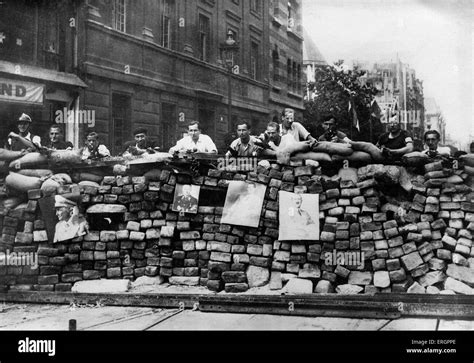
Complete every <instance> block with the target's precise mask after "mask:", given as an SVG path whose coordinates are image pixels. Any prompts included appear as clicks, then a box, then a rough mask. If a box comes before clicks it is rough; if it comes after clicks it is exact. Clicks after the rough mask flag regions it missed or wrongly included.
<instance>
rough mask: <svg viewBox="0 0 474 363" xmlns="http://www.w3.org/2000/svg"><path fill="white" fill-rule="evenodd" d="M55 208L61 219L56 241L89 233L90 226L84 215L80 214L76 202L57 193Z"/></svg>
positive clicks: (56, 232)
mask: <svg viewBox="0 0 474 363" xmlns="http://www.w3.org/2000/svg"><path fill="white" fill-rule="evenodd" d="M54 208H55V209H56V216H57V217H58V219H59V222H58V223H56V230H55V233H54V240H53V242H54V243H55V242H61V241H66V240H70V239H73V238H75V237H79V236H83V235H85V234H87V233H88V230H89V226H88V224H87V221H86V220H85V219H84V217H82V216H80V215H79V214H78V211H77V204H76V203H74V202H73V201H71V200H69V199H66V198H64V197H62V196H61V195H55V196H54Z"/></svg>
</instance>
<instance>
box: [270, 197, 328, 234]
mask: <svg viewBox="0 0 474 363" xmlns="http://www.w3.org/2000/svg"><path fill="white" fill-rule="evenodd" d="M279 198H280V200H279V223H280V226H279V234H278V239H279V240H280V241H296V240H313V241H317V240H319V195H318V194H303V193H289V192H284V191H280V192H279Z"/></svg>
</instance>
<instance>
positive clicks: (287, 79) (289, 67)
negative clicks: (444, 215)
mask: <svg viewBox="0 0 474 363" xmlns="http://www.w3.org/2000/svg"><path fill="white" fill-rule="evenodd" d="M291 75H292V73H291V60H290V59H288V61H287V63H286V82H287V85H288V90H290V89H291V83H292V82H291Z"/></svg>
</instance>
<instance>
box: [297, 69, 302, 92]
mask: <svg viewBox="0 0 474 363" xmlns="http://www.w3.org/2000/svg"><path fill="white" fill-rule="evenodd" d="M297 72H298V74H297V76H298V85H297V87H298V92H301V88H302V84H301V64H298V71H297Z"/></svg>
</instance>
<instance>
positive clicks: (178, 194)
mask: <svg viewBox="0 0 474 363" xmlns="http://www.w3.org/2000/svg"><path fill="white" fill-rule="evenodd" d="M200 191H201V187H200V186H199V185H191V184H176V188H175V190H174V199H173V205H172V207H171V209H172V210H173V211H175V212H182V213H194V214H196V213H197V211H198V203H199V192H200Z"/></svg>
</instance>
